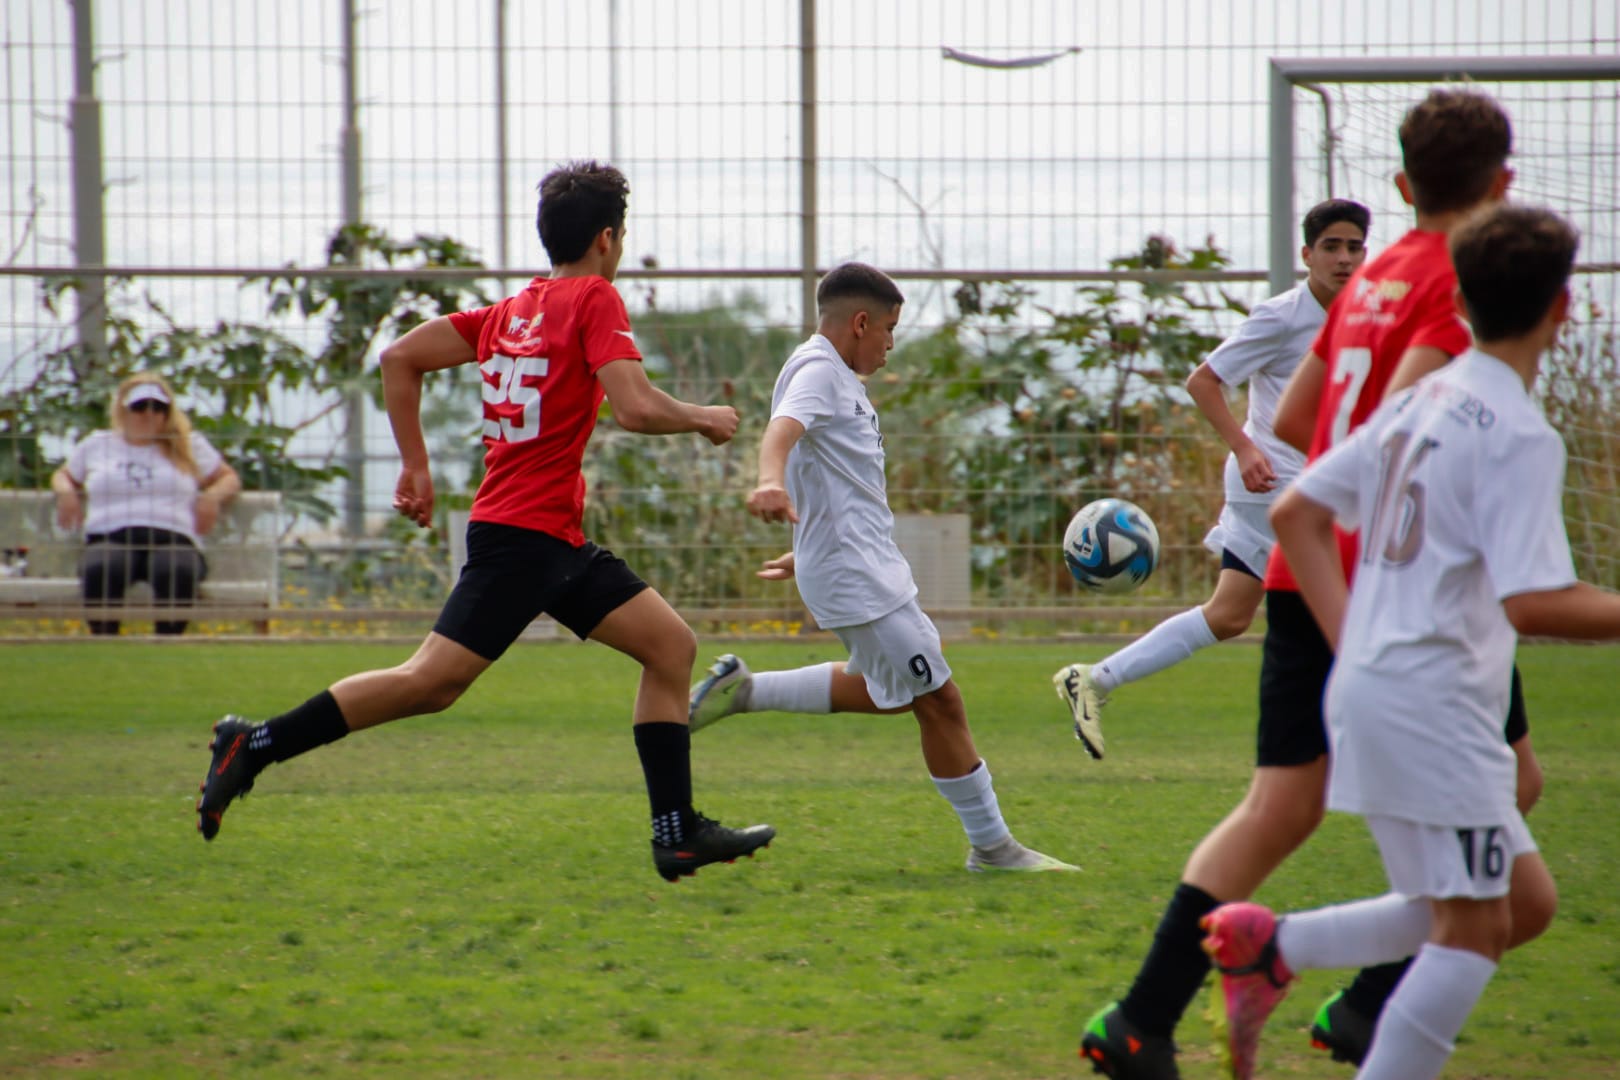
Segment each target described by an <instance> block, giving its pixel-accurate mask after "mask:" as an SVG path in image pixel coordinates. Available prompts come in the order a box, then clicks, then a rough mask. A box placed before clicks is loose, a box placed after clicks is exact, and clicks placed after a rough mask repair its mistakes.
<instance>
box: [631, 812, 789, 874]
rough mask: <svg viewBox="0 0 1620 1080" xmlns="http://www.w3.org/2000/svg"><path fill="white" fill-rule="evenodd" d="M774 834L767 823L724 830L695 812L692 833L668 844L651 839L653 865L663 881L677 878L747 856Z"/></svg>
mask: <svg viewBox="0 0 1620 1080" xmlns="http://www.w3.org/2000/svg"><path fill="white" fill-rule="evenodd" d="M775 836H776V830H775V829H773V828H771V827H770V826H769V825H750V826H748V827H747V828H746V829H728V828H726V827H725V826H724V825H722V824H720V823H719V822H718V821H713V820H710V819H709V818H706V817H704V816H703V815H702V814H698V815H696V816H695V817H694V818H693V822H692V834H691V835H690V836H688V837H687V838H686V839H685V840H682V841H680V842H678V843H676V844H672V845H670V846H668V847H665V846H664V845H663V844H660V843H659V842H658V841H656V840H654V841H653V845H652V853H653V865H654V866H655V867H657V868H658V873H659V874H660V875H661V876H662V877H663V879H664V880H665V881H678V880H679V879H681V878H683V877H687V876H689V875H691V874H694V873H696V872H697V868H698V867H700V866H707V865H709V864H710V863H714V862H734V861H736V859H737V857H738V856H740V855H746V856H748V857H749V858H750V859H751V858H753V857H754V852H756V851H758V850H759V849H760V848H762V847H768V846H770V842H771V840H772V838H774V837H775Z"/></svg>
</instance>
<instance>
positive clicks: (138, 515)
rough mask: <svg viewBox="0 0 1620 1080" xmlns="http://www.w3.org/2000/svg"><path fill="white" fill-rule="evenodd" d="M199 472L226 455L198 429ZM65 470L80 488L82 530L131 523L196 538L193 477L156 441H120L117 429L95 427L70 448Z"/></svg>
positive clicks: (194, 445) (209, 470)
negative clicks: (82, 507) (166, 453)
mask: <svg viewBox="0 0 1620 1080" xmlns="http://www.w3.org/2000/svg"><path fill="white" fill-rule="evenodd" d="M191 458H192V460H193V461H195V462H196V463H197V473H198V476H201V477H203V478H205V479H206V478H207V477H210V476H212V475H213V474H214V473H216V472H218V471H219V468H220V466H221V465H224V464H225V459H224V458H223V457H221V456H220V453H219V451H218V450H216V449H214V447H213V444H212V443H210V442H209V441H208V440H207V439H206V438H204V437H203V436H202V435H201V434H199V433H198V432H195V431H194V432H192V433H191ZM67 472H68V475H69V476H71V477H72V478H73V481H74V483H77V484H80V485H82V486H83V487H84V489H85V494H86V504H85V515H84V531H85V532H86V533H104V532H111V531H113V530H114V529H123V528H128V527H130V526H135V525H145V526H148V527H150V528H157V529H168V530H170V531H171V532H177V533H183V534H184V535H186V536H188V537H190V538H191V542H192V543H194V544H195V543H199V542H200V541H199V540H198V537H197V518H196V506H197V476H192V475H191V474H190V473H187V472H182V471H181V470H180V469H178V468H177V467H176V466H175V464H174V462H172V461H170V460H169V459H168V458H167V457H166V456H164V453H163V451H162V450H159V449H158V448H157V446H156V445H155V444H152V443H146V444H144V445H139V446H137V445H136V444H134V443H130V442H125V441H124V437H123V436H122V435H120V434H118V432H116V431H97V432H94V433H92V434H91V435H89V436H88V437H86V438H85V439H84V440H83V441H82V442H80V443H79V445H77V446H75V447H74V448H73V452H72V453H71V454H69V455H68V460H67Z"/></svg>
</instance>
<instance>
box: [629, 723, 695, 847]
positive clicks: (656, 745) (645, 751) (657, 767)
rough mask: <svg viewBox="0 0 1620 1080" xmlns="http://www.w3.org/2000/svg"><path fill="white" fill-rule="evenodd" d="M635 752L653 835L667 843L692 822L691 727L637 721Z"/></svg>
mask: <svg viewBox="0 0 1620 1080" xmlns="http://www.w3.org/2000/svg"><path fill="white" fill-rule="evenodd" d="M634 731H635V735H636V753H637V754H638V755H639V756H640V757H641V772H642V775H643V776H645V777H646V778H647V801H648V802H649V803H651V804H652V824H653V839H654V840H655V841H657V842H658V843H660V844H662V845H664V846H665V847H668V846H669V845H670V844H678V843H680V842H681V841H682V840H684V839H686V830H687V827H688V826H689V825H690V824H691V823H692V756H691V755H692V730H691V729H690V728H688V727H687V726H686V725H685V724H672V723H652V724H637V725H636V726H635V728H634Z"/></svg>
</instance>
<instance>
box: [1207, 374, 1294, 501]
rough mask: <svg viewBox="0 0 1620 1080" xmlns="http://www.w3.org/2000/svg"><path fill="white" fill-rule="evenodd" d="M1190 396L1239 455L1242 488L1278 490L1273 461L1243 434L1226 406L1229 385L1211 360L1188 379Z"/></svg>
mask: <svg viewBox="0 0 1620 1080" xmlns="http://www.w3.org/2000/svg"><path fill="white" fill-rule="evenodd" d="M1187 393H1188V394H1190V395H1192V399H1193V404H1194V405H1197V406H1198V411H1199V412H1201V413H1203V414H1204V418H1205V419H1206V420H1208V421H1209V426H1210V427H1212V428H1214V429H1215V433H1216V434H1217V435H1219V436H1220V437H1221V438H1222V439H1224V440H1225V441H1226V445H1227V446H1228V447H1230V448H1231V451H1232V453H1234V454H1236V455H1237V462H1238V468H1239V469H1240V470H1241V471H1242V474H1243V486H1244V487H1245V488H1248V489H1249V490H1250V491H1256V492H1260V491H1270V490H1271V489H1272V488H1274V487H1276V486H1277V472H1276V470H1275V469H1273V468H1272V466H1271V459H1270V458H1268V457H1266V454H1265V451H1264V450H1261V449H1260V448H1259V447H1258V446H1256V445H1255V443H1254V440H1253V439H1251V438H1249V436H1248V435H1247V434H1245V433H1244V431H1243V425H1242V424H1240V423H1238V422H1237V418H1236V417H1234V416H1233V415H1232V409H1231V407H1230V406H1228V405H1227V404H1226V384H1225V383H1224V382H1222V381H1221V377H1220V376H1219V375H1217V374H1215V369H1214V368H1212V367H1210V366H1209V361H1207V360H1206V361H1204V362H1203V363H1202V364H1199V365H1198V366H1197V367H1196V368H1194V369H1193V373H1192V374H1191V375H1189V376H1187Z"/></svg>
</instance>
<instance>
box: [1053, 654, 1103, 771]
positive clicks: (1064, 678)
mask: <svg viewBox="0 0 1620 1080" xmlns="http://www.w3.org/2000/svg"><path fill="white" fill-rule="evenodd" d="M1052 689H1054V690H1056V691H1057V696H1058V699H1059V700H1060V701H1062V702H1063V703H1064V704H1065V705H1067V706H1068V707H1069V712H1070V713H1072V714H1073V716H1074V737H1075V738H1077V739H1079V740H1080V745H1081V746H1084V747H1085V748H1086V753H1088V754H1090V755H1091V756H1092V757H1094V758H1096V759H1097V760H1098V761H1101V760H1102V756H1103V733H1102V707H1103V706H1104V705H1106V704H1108V699H1107V698H1106V697H1104V696H1103V695H1102V694H1101V693H1100V692H1099V691H1098V690H1097V684H1096V683H1094V682H1092V681H1091V665H1090V664H1070V665H1069V666H1068V667H1066V668H1063V669H1062V670H1061V671H1059V672H1058V673H1057V674H1056V675H1053V676H1052Z"/></svg>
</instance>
